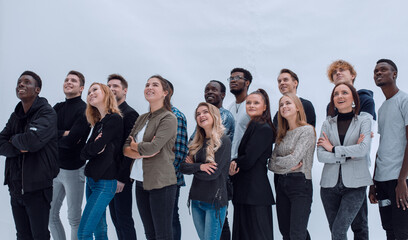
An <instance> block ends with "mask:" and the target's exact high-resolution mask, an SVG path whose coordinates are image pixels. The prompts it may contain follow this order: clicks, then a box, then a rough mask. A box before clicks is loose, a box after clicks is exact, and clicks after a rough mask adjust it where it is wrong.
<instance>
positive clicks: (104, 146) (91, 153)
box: [81, 113, 123, 181]
mask: <svg viewBox="0 0 408 240" xmlns="http://www.w3.org/2000/svg"><path fill="white" fill-rule="evenodd" d="M100 133H102V136H101V137H100V138H98V139H97V140H95V138H96V137H97V136H98V135H99V134H100ZM122 136H123V121H122V117H121V116H120V115H119V114H117V113H113V114H106V115H105V117H104V118H103V119H102V120H100V121H99V122H97V123H96V124H95V126H94V127H93V130H92V133H91V136H90V137H89V139H88V142H87V143H86V145H85V147H84V148H83V149H82V152H81V158H82V159H83V160H89V161H88V163H87V164H86V166H85V176H87V177H91V178H92V179H93V180H95V181H98V180H99V179H104V180H112V179H117V172H118V164H117V161H119V157H120V155H119V153H120V152H121V151H122Z"/></svg>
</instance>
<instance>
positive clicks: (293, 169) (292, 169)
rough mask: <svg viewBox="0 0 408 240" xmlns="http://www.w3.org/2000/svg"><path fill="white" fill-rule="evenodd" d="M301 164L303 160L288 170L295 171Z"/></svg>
mask: <svg viewBox="0 0 408 240" xmlns="http://www.w3.org/2000/svg"><path fill="white" fill-rule="evenodd" d="M302 166H303V162H299V163H298V165H296V166H294V167H293V168H291V169H290V171H295V170H298V169H299V168H301V167H302Z"/></svg>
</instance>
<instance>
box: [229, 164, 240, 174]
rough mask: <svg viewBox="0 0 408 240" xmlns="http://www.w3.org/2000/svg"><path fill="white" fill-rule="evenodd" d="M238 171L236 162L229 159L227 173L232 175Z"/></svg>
mask: <svg viewBox="0 0 408 240" xmlns="http://www.w3.org/2000/svg"><path fill="white" fill-rule="evenodd" d="M238 172H239V167H237V162H235V161H231V163H230V168H229V175H230V176H234V175H235V174H237V173H238Z"/></svg>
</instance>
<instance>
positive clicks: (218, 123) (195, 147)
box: [188, 102, 225, 162]
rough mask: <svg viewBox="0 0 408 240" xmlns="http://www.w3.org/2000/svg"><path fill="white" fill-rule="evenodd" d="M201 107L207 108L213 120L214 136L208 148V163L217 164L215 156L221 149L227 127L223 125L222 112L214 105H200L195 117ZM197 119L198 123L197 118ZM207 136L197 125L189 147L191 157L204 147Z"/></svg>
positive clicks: (204, 103) (203, 103)
mask: <svg viewBox="0 0 408 240" xmlns="http://www.w3.org/2000/svg"><path fill="white" fill-rule="evenodd" d="M201 106H206V107H207V108H208V112H209V113H210V115H211V117H212V118H213V126H212V135H211V138H210V140H209V143H208V145H207V148H206V155H207V156H206V162H215V158H214V154H215V152H216V151H217V150H218V149H219V148H220V147H221V144H222V142H221V137H222V135H223V134H224V131H225V127H224V125H222V120H221V115H220V110H219V109H218V108H217V107H215V106H214V105H212V104H209V103H206V102H202V103H200V104H198V106H197V108H196V110H195V114H194V115H196V114H197V110H198V108H199V107H201ZM195 119H196V121H197V117H195ZM205 136H206V135H205V130H204V129H203V128H202V127H200V126H199V125H198V124H197V127H196V135H195V136H194V138H193V141H192V142H191V143H190V145H189V147H188V150H189V152H190V153H189V154H190V155H195V154H196V153H197V152H198V151H199V150H200V149H201V148H202V147H203V145H204V141H205Z"/></svg>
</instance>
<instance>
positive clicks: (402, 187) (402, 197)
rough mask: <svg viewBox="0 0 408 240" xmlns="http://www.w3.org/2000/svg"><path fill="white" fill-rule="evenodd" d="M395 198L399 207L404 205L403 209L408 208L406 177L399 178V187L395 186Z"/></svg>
mask: <svg viewBox="0 0 408 240" xmlns="http://www.w3.org/2000/svg"><path fill="white" fill-rule="evenodd" d="M395 200H396V202H397V207H398V208H400V207H402V209H403V210H406V209H408V189H407V181H406V180H405V179H403V180H399V179H398V183H397V187H395Z"/></svg>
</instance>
